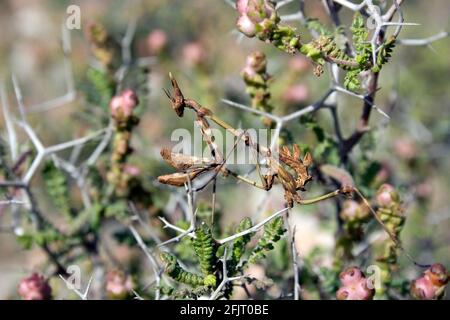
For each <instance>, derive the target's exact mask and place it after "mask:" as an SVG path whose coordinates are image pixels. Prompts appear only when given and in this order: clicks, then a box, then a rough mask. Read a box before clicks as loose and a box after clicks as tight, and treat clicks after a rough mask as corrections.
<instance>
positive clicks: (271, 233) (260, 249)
mask: <svg viewBox="0 0 450 320" xmlns="http://www.w3.org/2000/svg"><path fill="white" fill-rule="evenodd" d="M285 232H286V229H285V228H284V221H283V218H282V217H277V218H275V219H273V220H272V221H270V222H268V223H267V224H266V225H265V226H264V233H263V235H262V237H261V238H260V239H259V241H258V244H257V245H256V247H255V248H254V249H253V251H252V254H251V256H250V258H249V263H251V264H253V263H257V262H258V261H260V260H261V259H263V258H265V256H266V252H267V251H270V250H273V248H274V244H275V243H276V242H277V241H279V240H280V239H281V236H282V235H283V234H284V233H285Z"/></svg>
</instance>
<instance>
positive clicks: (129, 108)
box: [122, 89, 139, 115]
mask: <svg viewBox="0 0 450 320" xmlns="http://www.w3.org/2000/svg"><path fill="white" fill-rule="evenodd" d="M122 103H123V109H124V112H125V114H128V115H131V114H132V113H133V109H134V108H135V107H136V106H137V105H138V104H139V99H138V97H137V95H136V93H135V92H134V91H133V90H130V89H127V90H125V91H124V92H122Z"/></svg>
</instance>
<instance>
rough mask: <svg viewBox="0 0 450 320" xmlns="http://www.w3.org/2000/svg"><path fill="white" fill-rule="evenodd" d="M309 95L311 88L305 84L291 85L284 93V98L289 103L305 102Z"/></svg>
mask: <svg viewBox="0 0 450 320" xmlns="http://www.w3.org/2000/svg"><path fill="white" fill-rule="evenodd" d="M308 97H309V89H308V87H307V86H305V85H303V84H298V85H294V86H290V87H288V88H287V89H286V91H285V92H284V94H283V99H284V100H285V101H286V102H287V103H299V102H304V101H305V100H306V99H308Z"/></svg>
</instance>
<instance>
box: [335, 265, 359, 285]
mask: <svg viewBox="0 0 450 320" xmlns="http://www.w3.org/2000/svg"><path fill="white" fill-rule="evenodd" d="M362 277H363V274H362V272H361V270H359V268H358V267H349V268H347V269H345V270H344V271H342V272H341V274H340V275H339V279H340V280H341V283H342V284H343V285H344V286H346V285H349V284H352V283H354V282H356V281H359V280H360V279H361V278H362Z"/></svg>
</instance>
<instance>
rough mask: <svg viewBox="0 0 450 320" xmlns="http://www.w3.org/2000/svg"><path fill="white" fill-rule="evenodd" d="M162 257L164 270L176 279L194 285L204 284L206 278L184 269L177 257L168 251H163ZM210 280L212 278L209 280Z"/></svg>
mask: <svg viewBox="0 0 450 320" xmlns="http://www.w3.org/2000/svg"><path fill="white" fill-rule="evenodd" d="M161 259H162V260H163V262H164V263H165V266H164V271H165V272H166V273H167V274H168V275H169V276H170V277H171V278H172V279H174V280H176V281H178V282H181V283H184V284H189V285H191V286H193V287H197V286H202V285H203V284H204V278H203V277H201V276H199V275H196V274H194V273H191V272H189V271H186V270H184V269H183V268H182V267H181V266H180V265H179V263H178V261H177V258H176V257H175V256H174V255H172V254H170V253H167V252H163V253H161ZM209 282H210V280H209Z"/></svg>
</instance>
